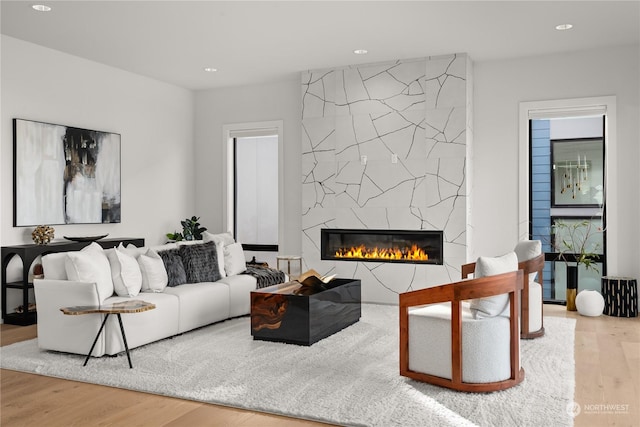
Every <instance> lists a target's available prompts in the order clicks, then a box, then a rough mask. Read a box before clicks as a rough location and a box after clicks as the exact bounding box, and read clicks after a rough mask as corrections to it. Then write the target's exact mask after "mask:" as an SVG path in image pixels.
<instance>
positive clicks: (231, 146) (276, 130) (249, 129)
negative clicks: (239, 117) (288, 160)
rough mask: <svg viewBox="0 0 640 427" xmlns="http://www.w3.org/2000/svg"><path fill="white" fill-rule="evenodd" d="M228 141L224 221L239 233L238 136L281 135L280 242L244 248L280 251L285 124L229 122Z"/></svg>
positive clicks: (225, 131)
mask: <svg viewBox="0 0 640 427" xmlns="http://www.w3.org/2000/svg"><path fill="white" fill-rule="evenodd" d="M222 131H223V141H224V153H223V155H224V158H225V159H226V161H225V162H224V166H225V167H224V168H223V188H224V201H225V202H224V204H225V207H224V214H223V222H224V224H226V229H227V230H228V231H230V232H231V233H233V236H234V238H236V237H237V234H236V224H235V211H236V207H237V205H236V196H237V195H236V188H235V187H236V186H235V181H236V180H235V176H236V168H235V160H236V159H235V139H236V138H238V137H241V136H249V135H258V134H260V133H264V134H267V133H269V134H271V135H277V137H278V245H261V244H250V243H249V244H245V243H242V242H241V243H242V248H243V249H244V250H247V251H255V252H278V250H279V249H278V248H279V245H280V244H281V243H282V242H283V241H284V227H283V225H284V220H283V217H284V197H283V195H284V141H283V133H284V124H283V121H282V120H274V121H266V122H249V123H237V124H227V125H224V126H223V129H222Z"/></svg>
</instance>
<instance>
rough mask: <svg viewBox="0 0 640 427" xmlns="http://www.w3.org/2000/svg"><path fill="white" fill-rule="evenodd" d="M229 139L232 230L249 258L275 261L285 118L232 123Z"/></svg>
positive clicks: (227, 133)
mask: <svg viewBox="0 0 640 427" xmlns="http://www.w3.org/2000/svg"><path fill="white" fill-rule="evenodd" d="M224 137H225V140H226V141H227V144H226V157H227V162H226V171H225V180H226V185H225V187H226V204H227V208H226V223H227V229H228V230H230V231H231V232H232V233H233V234H234V237H235V239H236V240H237V241H238V242H240V243H242V246H243V248H244V250H245V253H246V252H247V251H248V252H249V253H246V255H247V256H248V258H251V255H253V256H255V257H257V258H260V259H261V260H262V258H264V257H265V256H266V261H271V262H273V260H275V255H276V254H277V252H278V244H279V242H280V233H281V230H282V226H281V218H282V170H281V169H282V122H280V121H276V122H260V123H245V124H238V125H227V126H224ZM252 251H255V252H259V253H258V254H251V252H252ZM269 253H272V254H269ZM272 258H273V260H272Z"/></svg>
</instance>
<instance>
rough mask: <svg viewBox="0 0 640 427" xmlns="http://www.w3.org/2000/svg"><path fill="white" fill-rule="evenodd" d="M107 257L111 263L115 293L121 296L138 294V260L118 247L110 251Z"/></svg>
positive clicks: (140, 278)
mask: <svg viewBox="0 0 640 427" xmlns="http://www.w3.org/2000/svg"><path fill="white" fill-rule="evenodd" d="M107 258H109V264H110V265H111V278H112V279H113V288H114V289H115V291H116V294H118V296H121V297H135V296H136V295H138V294H139V293H140V289H141V288H142V272H141V271H140V266H139V265H138V261H136V259H135V258H134V257H133V256H131V255H128V254H126V253H125V252H124V251H121V250H120V249H119V248H116V249H114V250H113V251H111V252H110V253H109V254H108V256H107Z"/></svg>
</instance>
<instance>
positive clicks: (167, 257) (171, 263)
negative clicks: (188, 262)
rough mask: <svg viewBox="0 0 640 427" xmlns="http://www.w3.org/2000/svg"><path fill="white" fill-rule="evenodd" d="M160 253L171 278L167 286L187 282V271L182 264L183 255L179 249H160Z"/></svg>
mask: <svg viewBox="0 0 640 427" xmlns="http://www.w3.org/2000/svg"><path fill="white" fill-rule="evenodd" d="M158 255H160V258H162V262H163V263H164V268H165V270H167V276H168V278H169V283H168V284H167V286H171V287H173V286H178V285H182V284H184V283H187V273H186V271H185V269H184V265H183V264H182V257H181V256H180V251H179V250H178V249H169V250H166V251H158Z"/></svg>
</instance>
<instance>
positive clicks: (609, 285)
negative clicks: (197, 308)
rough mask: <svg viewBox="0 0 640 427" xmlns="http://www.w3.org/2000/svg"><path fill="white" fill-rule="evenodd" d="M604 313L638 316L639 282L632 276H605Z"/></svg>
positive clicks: (603, 281)
mask: <svg viewBox="0 0 640 427" xmlns="http://www.w3.org/2000/svg"><path fill="white" fill-rule="evenodd" d="M601 290H602V296H603V297H604V314H606V315H608V316H617V317H638V282H637V281H636V279H633V278H631V277H613V276H608V277H606V276H605V277H603V278H602V287H601Z"/></svg>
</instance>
